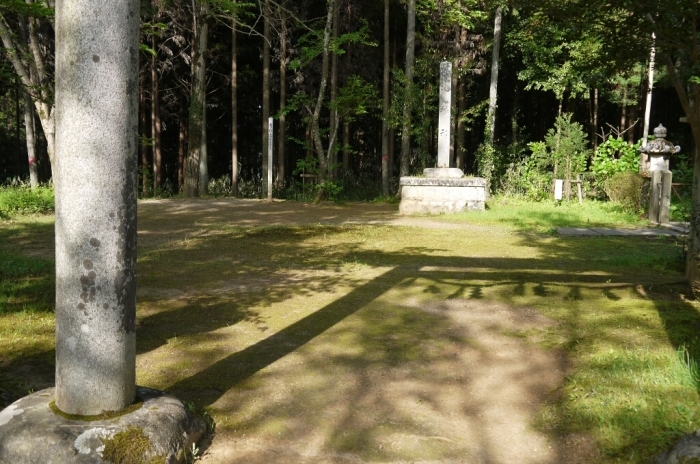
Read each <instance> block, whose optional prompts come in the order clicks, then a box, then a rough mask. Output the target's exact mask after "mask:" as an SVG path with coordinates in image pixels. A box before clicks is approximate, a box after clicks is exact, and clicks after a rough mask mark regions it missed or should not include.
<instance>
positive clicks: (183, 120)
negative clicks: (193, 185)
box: [177, 100, 188, 192]
mask: <svg viewBox="0 0 700 464" xmlns="http://www.w3.org/2000/svg"><path fill="white" fill-rule="evenodd" d="M178 122H179V126H180V128H179V130H178V144H177V188H178V191H179V192H182V188H183V186H184V185H185V159H186V155H185V154H186V153H187V127H188V126H187V112H186V110H185V104H184V103H183V102H182V100H180V114H179V116H178Z"/></svg>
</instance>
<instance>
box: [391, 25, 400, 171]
mask: <svg viewBox="0 0 700 464" xmlns="http://www.w3.org/2000/svg"><path fill="white" fill-rule="evenodd" d="M389 32H390V33H391V29H390V31H389ZM397 48H398V47H397V46H396V34H394V36H393V38H392V43H391V69H394V68H395V67H396V49H397ZM389 83H391V82H389ZM395 137H396V131H395V130H394V128H393V127H390V128H389V179H391V178H392V177H393V176H394V162H395V156H394V142H395Z"/></svg>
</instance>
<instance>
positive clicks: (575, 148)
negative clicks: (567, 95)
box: [545, 113, 590, 179]
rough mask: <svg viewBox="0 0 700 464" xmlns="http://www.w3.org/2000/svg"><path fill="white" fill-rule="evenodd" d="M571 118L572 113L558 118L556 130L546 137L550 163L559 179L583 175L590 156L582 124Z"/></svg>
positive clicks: (555, 123)
mask: <svg viewBox="0 0 700 464" xmlns="http://www.w3.org/2000/svg"><path fill="white" fill-rule="evenodd" d="M571 116H572V115H571V113H565V114H562V115H561V116H558V117H557V119H556V121H555V122H554V128H552V129H550V130H549V131H548V132H547V135H546V136H545V142H546V144H547V148H548V150H549V154H550V159H549V163H550V164H551V166H552V167H553V168H554V177H555V178H557V179H573V178H574V177H575V176H576V174H580V173H582V172H583V171H584V170H585V169H586V161H587V160H588V156H589V154H590V152H589V150H588V137H587V136H586V132H585V131H584V130H583V126H582V125H581V124H579V123H577V122H575V121H572V120H571Z"/></svg>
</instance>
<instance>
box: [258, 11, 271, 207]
mask: <svg viewBox="0 0 700 464" xmlns="http://www.w3.org/2000/svg"><path fill="white" fill-rule="evenodd" d="M263 8H264V12H263V16H264V18H263V20H264V25H263V81H262V147H261V150H260V153H261V154H262V172H261V174H260V178H261V179H262V198H267V181H266V179H267V145H268V140H267V137H268V131H269V128H268V120H269V118H270V3H269V0H264V3H263Z"/></svg>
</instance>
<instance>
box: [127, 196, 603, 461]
mask: <svg viewBox="0 0 700 464" xmlns="http://www.w3.org/2000/svg"><path fill="white" fill-rule="evenodd" d="M396 210H397V207H396V206H395V205H369V204H351V205H344V206H337V205H333V204H323V205H305V204H299V203H292V202H274V203H265V202H260V201H255V200H213V201H212V200H156V201H144V202H140V203H139V230H140V234H139V240H140V243H141V244H143V245H144V246H146V247H148V248H150V247H151V246H156V244H158V243H163V242H164V240H180V239H182V237H183V236H187V237H193V236H194V237H201V236H206V234H208V233H211V231H212V230H216V229H219V228H221V226H226V225H228V226H243V227H246V226H250V227H253V226H290V225H304V224H326V225H351V224H375V225H394V226H413V227H422V228H430V229H470V230H471V232H470V233H477V234H479V235H480V236H481V238H482V239H483V240H489V237H492V232H493V231H491V232H489V231H488V229H487V228H484V227H481V226H470V225H464V224H450V223H445V222H440V221H436V220H434V219H431V218H428V217H426V218H405V217H399V216H397V215H396ZM407 230H410V229H407ZM198 234H199V235H198ZM290 240H292V238H290ZM417 245H418V243H417V244H416V246H417ZM333 274H334V273H332V272H331V273H322V272H321V273H319V271H317V272H316V273H315V274H308V273H306V274H304V273H302V274H301V275H297V276H296V280H295V282H296V284H295V285H297V286H298V285H301V286H305V285H306V286H309V285H313V282H314V281H321V280H323V279H333ZM368 274H371V275H368ZM389 275H391V277H389ZM343 279H358V280H362V279H364V280H362V281H363V282H365V283H364V284H363V285H362V286H360V287H359V288H358V287H355V289H354V290H353V289H343V288H341V287H342V285H341V284H340V282H341V281H342V280H343ZM343 279H338V280H337V282H339V283H338V288H336V289H335V293H334V294H328V293H323V292H320V293H317V294H313V295H311V296H309V297H307V298H302V297H299V296H288V297H287V298H286V300H288V301H291V302H292V303H291V304H290V305H291V306H292V307H293V308H295V309H293V310H290V309H286V311H287V312H286V313H284V315H283V316H282V318H283V319H286V321H285V322H283V323H282V324H281V325H280V326H279V327H278V328H272V327H271V326H272V325H274V324H275V322H273V321H274V320H275V319H274V317H273V316H271V315H270V314H272V313H274V311H276V309H275V308H276V306H275V304H272V306H271V307H270V308H269V309H267V310H263V311H261V312H258V313H256V314H257V316H256V317H259V318H262V319H265V318H266V317H267V318H268V319H266V322H265V323H266V325H267V326H266V327H265V330H263V332H262V333H257V334H256V330H260V329H259V328H257V329H256V325H255V323H254V322H250V323H248V322H246V321H240V322H237V323H236V324H235V325H234V326H232V327H226V328H221V329H218V330H216V331H213V332H209V336H211V337H218V338H220V339H221V341H222V342H221V344H220V345H217V346H218V348H217V350H219V354H218V356H217V357H216V360H215V361H214V362H213V361H203V363H204V365H205V366H208V367H206V368H205V369H204V371H210V372H209V374H207V373H204V374H202V371H201V369H202V368H201V367H198V368H197V367H195V368H194V369H193V370H194V371H197V370H200V372H199V373H197V374H194V376H193V377H196V378H197V380H192V378H188V379H185V380H183V381H179V382H176V383H175V384H174V385H172V384H171V386H170V388H169V390H170V391H173V392H174V393H176V394H178V395H179V396H184V397H187V396H191V397H194V398H197V399H198V400H199V402H201V403H203V404H205V405H207V406H208V408H209V410H210V411H211V412H212V415H213V417H214V418H215V419H216V422H217V432H216V435H215V437H214V439H213V441H212V443H211V444H210V445H205V446H204V447H203V449H204V451H205V454H204V456H203V462H205V463H207V464H215V463H221V464H223V463H238V462H240V463H272V462H275V463H300V462H304V463H307V462H308V463H355V462H395V463H399V462H435V463H438V462H439V463H450V462H454V463H485V464H486V463H489V464H490V463H514V462H518V463H533V464H534V463H561V462H567V463H577V462H578V463H584V462H595V457H596V448H595V445H594V444H593V443H592V441H591V440H589V439H588V438H587V437H584V436H569V437H559V438H557V439H553V438H552V437H551V436H547V435H546V434H544V433H542V432H540V431H538V430H537V429H536V427H535V421H536V418H537V417H538V415H539V414H540V413H541V408H542V406H543V405H544V404H545V403H547V402H548V401H554V400H555V398H556V395H557V392H558V387H559V386H560V385H561V383H562V381H563V377H564V375H565V373H566V370H567V366H566V360H565V359H564V358H563V357H562V356H560V355H558V354H557V353H553V352H548V351H545V350H542V349H539V348H537V347H535V346H534V345H532V344H530V343H527V342H526V341H525V340H524V338H522V337H517V336H513V334H522V333H528V331H529V332H532V331H535V332H536V331H539V330H544V329H546V328H548V327H551V326H553V325H554V323H553V322H552V321H551V320H548V319H546V318H544V317H543V316H541V315H540V314H539V313H537V312H536V311H534V310H532V309H528V308H518V307H510V306H508V305H505V304H502V303H498V302H495V301H489V300H484V299H478V298H476V299H475V298H452V299H444V297H440V296H439V295H433V296H431V295H430V293H431V292H433V291H434V290H433V289H434V288H436V287H435V286H436V285H438V284H435V282H437V281H439V280H440V279H434V278H433V277H432V275H430V276H429V278H428V280H427V281H423V282H422V281H420V279H419V280H418V281H416V279H415V278H413V277H412V275H411V271H410V270H405V269H404V270H401V268H395V269H394V270H390V271H388V272H387V270H386V269H377V268H375V269H373V270H364V271H362V272H360V273H355V274H353V273H352V272H351V273H346V275H344V276H343ZM306 281H308V282H306ZM331 281H333V282H336V280H331ZM410 281H412V282H413V283H412V284H411V286H410V287H406V285H407V284H406V282H410ZM237 282H240V284H232V285H228V286H223V287H221V286H220V287H218V288H212V289H210V290H206V289H202V288H198V290H197V292H198V294H197V295H194V294H192V293H190V294H188V293H187V292H183V291H178V293H175V294H173V293H170V294H169V293H168V291H167V290H162V289H154V288H147V289H143V291H144V292H148V291H150V292H155V293H151V294H150V295H147V296H148V297H149V298H156V299H158V298H160V299H163V298H165V299H167V298H168V296H169V297H170V298H172V300H173V301H175V300H183V299H187V298H217V299H218V298H222V297H225V296H226V295H227V294H229V296H231V297H233V295H234V294H236V293H238V294H239V296H240V294H250V295H257V296H259V297H260V298H262V296H261V295H260V293H265V292H272V291H273V287H270V285H279V286H281V287H285V286H288V285H290V283H289V282H288V281H285V282H282V281H281V278H279V277H277V278H275V279H271V280H265V279H264V278H263V279H262V280H260V281H259V282H257V283H254V282H252V281H251V280H250V279H249V280H241V279H238V280H237ZM375 286H378V288H374V287H375ZM369 287H372V288H369ZM274 288H277V287H274ZM290 288H291V287H290ZM158 291H160V292H161V293H158ZM367 292H369V293H371V296H370V297H367V296H366V293H367ZM292 293H293V292H292ZM142 295H146V293H142ZM338 313H341V314H340V315H338ZM326 317H331V318H332V320H331V322H327V321H323V318H326ZM319 321H320V322H319ZM319 324H320V325H321V326H322V328H319V327H318V325H319ZM308 332H312V333H311V334H308ZM242 340H247V341H242ZM286 345H288V347H287V348H285V346H286ZM280 347H282V348H280ZM155 351H156V352H157V351H158V350H155ZM161 351H163V350H161ZM214 351H216V350H214ZM165 353H167V355H166V354H165ZM185 353H186V351H185V350H181V351H180V352H178V351H177V350H175V351H172V350H170V351H164V352H163V353H161V355H160V357H159V356H158V355H157V353H154V352H151V353H148V354H143V355H141V356H140V358H139V359H140V366H141V367H140V369H148V368H149V367H148V366H155V365H158V364H162V363H163V361H159V359H162V358H163V357H167V358H168V359H173V358H178V356H187V354H185ZM228 353H231V354H229V355H228V356H226V354H228ZM149 359H153V361H149ZM197 359H200V358H197ZM240 372H243V373H240ZM227 376H231V377H232V378H233V379H234V380H231V381H226V380H222V379H224V378H226V377H227Z"/></svg>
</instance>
